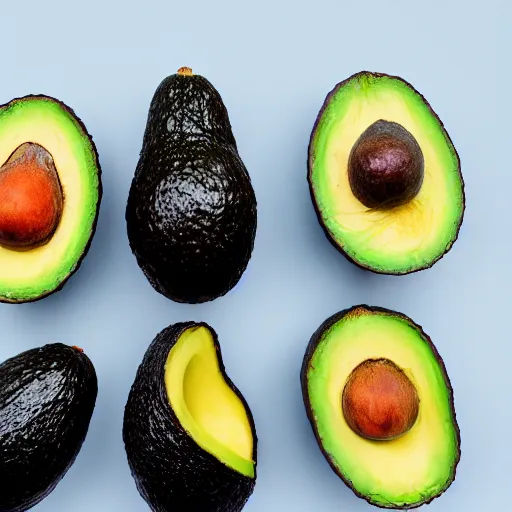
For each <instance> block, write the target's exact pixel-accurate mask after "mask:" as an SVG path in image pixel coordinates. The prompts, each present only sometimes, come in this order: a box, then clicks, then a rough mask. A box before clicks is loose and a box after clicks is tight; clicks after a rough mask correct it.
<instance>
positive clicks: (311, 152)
mask: <svg viewBox="0 0 512 512" xmlns="http://www.w3.org/2000/svg"><path fill="white" fill-rule="evenodd" d="M359 75H373V76H375V77H382V76H387V77H389V78H392V79H394V80H400V81H401V82H403V83H404V84H405V85H406V86H407V87H409V88H410V89H412V90H413V91H414V92H416V93H417V94H418V95H419V96H420V97H421V98H422V100H423V101H424V103H425V105H426V106H427V108H428V109H429V111H430V113H431V114H432V116H433V117H435V118H436V119H437V120H438V121H439V123H440V125H441V126H442V127H443V130H444V135H445V137H446V139H447V140H448V141H449V143H450V144H451V146H452V147H453V151H454V153H455V156H456V157H457V162H458V169H459V179H460V183H461V188H462V213H461V216H460V219H459V222H458V224H457V231H456V232H455V236H454V237H453V239H452V240H451V241H450V243H449V244H448V245H447V247H446V250H445V251H444V253H443V254H441V255H440V256H439V257H438V258H436V259H433V260H432V261H431V262H430V263H429V264H428V265H425V266H422V267H420V268H416V269H413V270H410V271H408V272H406V273H403V272H383V271H379V270H377V269H375V268H373V267H371V266H367V265H364V264H363V263H361V262H359V261H357V260H355V259H354V258H352V257H351V256H350V255H349V254H347V253H346V252H345V251H344V250H343V246H342V245H341V244H340V243H339V241H338V240H336V238H334V237H333V236H332V234H331V233H330V232H329V230H328V229H327V226H326V225H325V224H324V220H323V218H322V213H321V212H320V209H319V207H318V203H317V201H316V197H315V191H314V185H313V180H312V178H311V175H312V172H313V159H314V139H315V133H316V130H317V128H318V125H319V123H320V121H321V119H322V116H323V114H324V112H325V110H326V109H327V107H328V106H329V104H330V101H331V99H332V98H333V97H334V96H335V95H336V93H337V92H338V91H339V89H341V88H343V87H344V86H345V85H346V84H348V83H349V82H351V81H352V80H354V78H356V77H358V76H359ZM391 121H392V119H391ZM307 180H308V186H309V193H310V196H311V202H312V203H313V207H314V209H315V213H316V216H317V220H318V223H319V224H320V226H321V227H322V229H323V231H324V234H325V236H326V238H327V239H328V240H329V242H330V243H331V245H333V247H334V248H335V249H336V250H337V251H338V252H340V253H341V254H342V255H343V256H344V257H345V258H346V259H347V260H348V261H350V262H351V263H353V264H354V265H356V266H357V267H359V268H361V269H363V270H369V271H371V272H373V273H375V274H390V275H405V274H413V273H414V272H419V271H421V270H426V269H428V268H431V267H432V266H433V265H434V264H435V263H437V262H438V261H439V260H440V259H441V258H443V257H444V256H445V255H446V254H447V253H448V252H449V251H450V249H451V248H452V246H453V244H454V243H455V242H456V241H457V238H458V237H459V232H460V228H461V226H462V222H463V220H464V213H465V209H466V193H465V184H464V178H463V176H462V173H461V171H460V157H459V154H458V153H457V150H456V149H455V146H454V145H453V142H452V139H451V138H450V136H449V134H448V132H447V131H446V129H445V128H444V124H443V122H442V121H441V119H439V116H438V115H437V114H436V113H435V112H434V110H433V109H432V107H431V106H430V103H429V102H428V101H427V100H426V98H425V97H424V96H423V95H422V94H421V93H420V92H419V91H417V90H416V89H415V88H414V87H413V86H412V85H411V84H410V83H409V82H407V81H406V80H404V79H403V78H401V77H399V76H394V75H388V74H386V73H375V72H371V71H360V72H358V73H354V74H353V75H351V76H349V77H348V78H346V79H345V80H343V81H341V82H339V83H338V84H336V85H335V86H334V88H333V89H332V90H331V91H330V92H329V93H328V94H327V96H326V97H325V99H324V103H323V104H322V108H321V109H320V111H319V112H318V115H317V117H316V120H315V123H314V125H313V129H312V130H311V136H310V139H309V144H308V174H307Z"/></svg>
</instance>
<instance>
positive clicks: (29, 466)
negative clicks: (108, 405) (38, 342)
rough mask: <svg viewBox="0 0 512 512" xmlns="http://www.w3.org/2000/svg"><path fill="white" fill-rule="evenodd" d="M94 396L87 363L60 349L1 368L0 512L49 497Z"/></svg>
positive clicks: (18, 510)
mask: <svg viewBox="0 0 512 512" xmlns="http://www.w3.org/2000/svg"><path fill="white" fill-rule="evenodd" d="M97 390H98V384H97V378H96V373H95V370H94V367H93V365H92V363H91V361H90V360H89V358H88V357H87V356H86V355H85V354H84V353H82V352H80V351H79V350H77V349H75V348H72V347H69V346H67V345H64V344H61V343H54V344H49V345H45V346H44V347H41V348H36V349H32V350H28V351H26V352H23V353H21V354H19V355H17V356H15V357H13V358H10V359H8V360H7V361H5V362H4V363H2V364H1V365H0V512H23V511H25V510H28V509H29V508H31V507H33V506H34V505H36V504H38V503H39V502H40V501H41V500H43V499H44V498H45V497H46V496H48V494H50V493H51V492H52V491H53V489H54V488H55V486H56V485H57V484H58V483H59V481H60V480H61V479H62V477H63V476H64V475H65V473H66V472H67V471H68V469H69V468H70V467H71V465H72V464H73V462H74V461H75V459H76V456H77V455H78V452H79V451H80V448H81V446H82V443H83V441H84V439H85V437H86V434H87V430H88V428H89V422H90V420H91V416H92V413H93V410H94V406H95V402H96V395H97Z"/></svg>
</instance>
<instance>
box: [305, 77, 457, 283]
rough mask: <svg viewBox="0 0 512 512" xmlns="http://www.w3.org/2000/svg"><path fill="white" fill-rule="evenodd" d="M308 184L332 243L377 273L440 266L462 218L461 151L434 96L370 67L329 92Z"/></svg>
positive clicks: (315, 130)
mask: <svg viewBox="0 0 512 512" xmlns="http://www.w3.org/2000/svg"><path fill="white" fill-rule="evenodd" d="M308 182H309V186H310V192H311V196H312V200H313V203H314V205H315V209H316V212H317V215H318V219H319V222H320V224H321V225H322V227H323V228H324V230H325V232H326V234H327V237H328V238H329V240H330V241H331V242H332V243H333V245H334V246H335V247H336V248H337V249H339V250H340V251H341V252H342V253H343V254H344V255H345V256H346V257H347V258H348V259H350V260H351V261H353V262H354V263H356V264H357V265H359V266H361V267H363V268H365V269H368V270H372V271H374V272H377V273H382V274H407V273H410V272H415V271H418V270H422V269H425V268H428V267H431V266H432V265H433V264H434V263H435V262H436V261H438V260H439V259H440V258H441V257H442V256H443V255H444V254H445V253H446V252H448V250H449V249H450V248H451V246H452V245H453V243H454V242H455V240H456V239H457V236H458V232H459V229H460V226H461V224H462V219H463V214H464V204H465V199H464V183H463V179H462V175H461V172H460V161H459V157H458V155H457V152H456V151H455V148H454V146H453V144H452V142H451V140H450V137H449V136H448V133H447V132H446V130H445V129H444V127H443V124H442V123H441V121H440V120H439V118H438V117H437V115H436V114H435V113H434V111H433V110H432V109H431V107H430V105H429V104H428V103H427V101H426V100H425V98H424V97H423V96H421V95H420V94H419V93H418V92H417V91H416V90H415V89H414V88H413V87H412V85H410V84H409V83H407V82H406V81H404V80H403V79H401V78H398V77H394V76H389V75H385V74H381V73H370V72H366V71H364V72H361V73H357V74H355V75H353V76H351V77H350V78H348V79H347V80H345V81H343V82H341V83H339V84H338V85H336V87H335V88H334V89H333V90H332V91H331V92H330V93H329V94H328V95H327V97H326V99H325V101H324V104H323V106H322V109H321V110H320V113H319V115H318V117H317V120H316V122H315V126H314V128H313V132H312V134H311V139H310V143H309V155H308Z"/></svg>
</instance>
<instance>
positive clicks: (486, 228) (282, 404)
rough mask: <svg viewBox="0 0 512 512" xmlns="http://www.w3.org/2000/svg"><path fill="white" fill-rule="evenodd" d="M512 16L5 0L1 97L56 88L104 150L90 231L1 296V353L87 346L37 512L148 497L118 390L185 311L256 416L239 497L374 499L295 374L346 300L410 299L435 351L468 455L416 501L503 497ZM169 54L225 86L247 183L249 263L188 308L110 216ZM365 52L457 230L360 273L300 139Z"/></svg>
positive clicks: (475, 505)
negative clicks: (332, 226)
mask: <svg viewBox="0 0 512 512" xmlns="http://www.w3.org/2000/svg"><path fill="white" fill-rule="evenodd" d="M510 15H511V13H510V11H508V12H507V11H506V8H505V0H503V4H502V5H501V6H499V5H498V2H497V0H489V1H487V2H482V3H476V2H473V1H471V0H466V1H461V0H460V1H452V2H447V1H446V0H436V1H433V0H429V1H425V2H423V3H421V4H419V3H418V2H413V1H411V0H399V1H389V0H388V1H386V0H366V1H364V2H363V1H361V2H358V1H355V0H354V1H353V2H351V3H348V2H341V1H339V0H338V1H327V0H315V1H311V2H307V3H306V2H302V3H300V2H297V1H281V2H279V1H276V0H274V1H270V0H260V1H258V2H251V3H249V2H242V1H238V2H237V1H231V2H228V1H216V2H213V1H206V0H196V1H194V2H187V1H185V0H184V1H182V2H176V1H175V2H170V1H164V0H161V1H155V0H143V1H141V2H131V3H130V2H121V1H116V2H109V1H98V0H89V1H87V2H70V1H51V0H49V1H46V2H40V1H35V0H25V1H24V2H21V3H20V2H9V3H7V2H3V3H2V7H1V11H0V20H1V28H0V48H1V68H2V70H1V80H0V103H4V102H7V101H9V100H10V99H11V98H13V97H16V96H20V95H24V94H29V93H44V94H49V95H52V96H55V97H57V98H59V99H61V100H62V101H64V102H66V103H67V104H69V105H70V106H71V107H72V108H74V109H75V111H76V113H77V114H78V115H79V116H80V117H81V118H82V120H83V121H84V123H85V124H86V126H87V128H88V130H89V131H90V133H92V134H93V136H94V140H95V142H96V144H97V147H98V151H99V154H100V160H101V164H102V168H103V185H104V198H103V202H102V206H101V213H100V219H99V225H98V230H97V234H96V237H95V239H94V241H93V244H92V248H91V250H90V252H89V254H88V256H87V258H86V259H85V261H84V263H83V265H82V267H81V269H80V270H79V272H78V273H77V274H76V275H75V276H74V277H73V278H72V279H71V280H70V281H69V282H68V283H67V285H66V286H65V288H64V289H63V290H62V291H61V292H59V293H57V294H55V295H53V296H51V297H49V298H47V299H45V300H43V301H40V302H37V303H34V304H26V305H17V306H16V305H1V306H0V325H1V326H2V329H1V331H2V342H1V343H0V359H1V360H3V359H5V358H7V357H10V356H13V355H15V354H17V353H19V352H21V351H23V350H26V349H29V348H31V347H36V346H39V345H42V344H44V343H47V342H50V341H62V342H65V343H69V344H72V345H79V346H82V347H83V348H84V349H85V350H86V352H87V354H88V355H89V356H90V357H91V359H92V360H93V362H94V363H95V366H96V369H97V373H98V377H99V384H100V391H99V395H98V402H97V407H96V410H95V414H94V416H93V420H92V423H91V427H90V431H89V435H88V437H87V440H86V442H85V444H84V446H83V449H82V451H81V453H80V455H79V457H78V459H77V461H76V463H75V465H74V466H73V467H72V469H71V470H70V471H69V472H68V474H67V475H66V477H65V478H64V480H63V481H62V482H61V483H60V484H59V485H58V487H57V489H56V490H55V491H54V492H53V493H52V494H51V495H50V496H49V497H48V498H47V499H46V500H44V501H43V502H42V503H41V504H40V505H39V506H38V507H37V509H36V510H38V511H40V512H60V511H63V512H69V511H72V512H75V511H76V512H90V511H95V512H116V511H122V512H139V511H140V512H142V511H145V510H148V509H147V506H146V504H145V503H144V501H143V500H142V499H141V498H140V497H139V494H138V493H137V491H136V488H135V485H134V482H133V480H132V477H131V475H130V473H129V469H128V465H127V462H126V458H125V452H124V447H123V444H122V439H121V426H122V417H123V410H124V405H125V402H126V398H127V395H128V391H129V389H130V386H131V384H132V381H133V378H134V375H135V371H136V368H137V366H138V364H139V363H140V361H141V359H142V357H143V354H144V352H145V350H146V348H147V346H148V344H149V343H150V342H151V340H152V339H153V337H154V336H155V335H156V334H157V333H158V332H159V331H160V330H161V329H162V328H164V327H166V326H167V325H168V324H170V323H173V322H176V321H181V320H189V319H193V320H204V321H207V322H209V323H210V324H211V325H212V326H213V327H214V328H215V329H216V330H217V332H218V334H219V338H220V343H221V347H222V349H223V353H224V359H225V364H226V367H227V371H228V374H229V375H230V377H231V378H232V379H233V381H234V382H235V383H236V384H237V386H238V387H239V388H240V389H241V391H242V392H243V394H244V395H245V397H246V399H247V401H248V403H249V404H250V407H251V409H252V412H253V414H254V418H255V421H256V426H257V433H258V437H259V453H258V456H259V464H258V480H257V485H256V489H255V492H254V494H253V496H252V498H251V499H250V501H249V503H248V505H247V507H246V509H245V510H247V512H284V511H286V512H288V511H293V512H317V511H320V512H335V511H336V512H337V511H351V512H352V511H353V512H359V511H369V510H376V509H374V508H373V507H370V505H367V504H366V502H364V501H363V500H360V499H358V498H356V497H355V495H354V494H352V492H351V491H350V490H349V489H348V488H347V487H345V485H344V484H343V483H342V482H341V481H340V480H339V479H338V478H337V477H336V475H335V474H334V473H333V472H332V471H331V470H330V468H329V466H328V464H327V462H326V461H325V460H324V458H323V456H322V455H321V453H320V451H319V449H318V447H317V445H316V442H315V440H314V437H313V434H312V431H311V428H310V426H309V424H308V422H307V420H306V416H305V413H304V408H303V404H302V397H301V393H300V387H299V368H300V365H301V362H302V357H303V354H304V349H305V347H306V344H307V342H308V340H309V338H310V336H311V334H312V333H313V331H314V330H315V329H316V328H317V327H318V326H319V324H320V323H321V322H322V321H323V320H324V319H325V318H327V317H328V316H329V315H331V314H332V313H334V312H336V311H338V310H340V309H343V308H346V307H349V306H352V305H354V304H358V303H368V304H371V305H378V306H383V307H388V308H393V309H397V310H399V311H402V312H404V313H406V314H407V315H410V316H411V317H412V318H413V319H414V320H415V321H416V322H418V323H420V324H422V325H423V326H424V328H425V330H426V331H427V332H428V333H429V334H430V335H431V337H432V339H433V341H434V343H435V344H436V345H437V348H438V349H439V351H440V353H441V355H442V356H443V358H444V360H445V363H446V366H447V369H448V372H449V375H450V378H451V381H452V384H453V387H454V390H455V399H456V410H457V416H458V420H459V424H460V428H461V432H462V451H463V453H462V459H461V462H460V465H459V467H458V472H457V479H456V481H455V483H454V484H453V485H452V487H451V488H450V489H449V490H448V492H447V493H446V494H445V495H443V496H442V497H441V498H439V499H437V500H435V501H434V502H433V503H432V505H430V506H429V508H428V510H429V511H431V512H434V511H464V512H470V511H488V510H492V509H495V510H496V509H497V507H498V508H499V509H500V510H505V509H507V508H508V505H507V500H509V499H510V461H511V458H512V448H511V446H510V433H511V430H510V429H511V422H512V413H511V411H512V407H511V402H510V401H511V393H510V390H511V387H512V377H511V375H512V372H511V370H510V360H511V357H512V349H511V348H510V347H511V343H512V341H511V337H510V328H509V326H510V315H511V314H510V284H511V281H512V279H511V277H512V275H511V270H510V268H511V267H510V265H511V263H510V249H511V247H512V246H511V242H510V237H511V221H510V217H511V213H510V196H511V194H510V187H511V186H512V170H511V159H510V136H511V134H510V122H509V119H508V118H509V116H510V94H509V91H508V84H510V81H511V75H510V72H509V71H508V69H507V68H508V67H509V66H510V56H509V51H510V48H511V46H510V41H509V40H507V41H506V40H505V35H506V34H505V30H507V31H509V28H510V19H511V16H510ZM500 49H501V50H500ZM500 52H502V55H501V57H500V55H499V54H500ZM498 62H500V66H503V68H504V69H503V70H502V71H499V70H498ZM184 65H187V66H191V67H193V69H194V71H195V72H197V73H199V74H202V75H204V76H206V77H207V78H208V79H209V80H210V81H211V82H212V83H213V84H214V85H215V87H216V88H217V89H218V90H219V91H220V93H221V95H222V97H223V99H224V101H225V103H226V106H227V108H228V111H229V114H230V118H231V122H232V125H233V130H234V134H235V136H236V139H237V142H238V145H239V150H240V154H241V156H242V158H243V160H244V162H245V163H246V166H247V168H248V170H249V172H250V174H251V177H252V180H253V183H254V188H255V191H256V195H257V198H258V232H257V238H256V245H255V250H254V253H253V257H252V260H251V262H250V265H249V267H248V270H247V272H246V273H245V275H244V277H243V279H242V281H241V282H240V284H239V285H238V286H237V287H236V288H235V289H234V290H233V291H231V292H230V293H229V294H228V295H227V296H225V297H223V298H220V299H218V300H216V301H214V302H212V303H208V304H203V305H179V304H175V303H173V302H171V301H169V300H167V299H166V298H164V297H163V296H161V295H159V294H158V293H156V292H155V291H154V290H153V289H152V288H151V287H150V285H149V284H148V282H147V281H146V279H145V278H144V276H143V274H142V272H141V271H140V270H139V267H138V266H137V264H136V262H135V258H134V257H133V256H132V254H131V252H130V249H129V246H128V241H127V237H126V228H125V221H124V213H125V205H126V198H127V194H128V189H129V186H130V183H131V179H132V176H133V172H134V169H135V165H136V163H137V159H138V154H139V150H140V146H141V140H142V135H143V131H144V128H145V123H146V115H147V109H148V106H149V102H150V100H151V97H152V95H153V92H154V90H155V88H156V86H157V85H158V84H159V82H160V81H161V80H162V79H163V78H164V77H165V76H167V75H169V74H172V73H174V72H175V71H176V70H177V69H178V68H179V67H180V66H184ZM363 69H367V70H371V71H381V72H386V73H390V74H397V75H400V76H403V77H404V78H405V79H406V80H408V81H410V82H411V83H412V84H413V85H414V86H415V87H416V88H417V89H418V90H419V91H420V92H421V93H422V94H424V95H425V96H426V98H427V99H428V100H429V102H430V103H431V105H432V107H433V108H434V110H435V111H436V112H437V114H438V115H439V116H440V118H441V119H442V120H443V122H444V123H445V126H446V128H447V130H448V132H449V134H450V136H451V137H452V139H453V141H454V144H455V146H456V148H457V150H458V152H459V154H460V158H461V160H462V170H463V174H464V178H465V181H466V192H467V205H468V207H467V211H466V216H465V221H464V224H463V227H462V230H461V233H460V238H459V240H458V242H457V243H456V244H455V245H454V247H453V249H452V251H451V252H450V253H449V254H448V255H447V256H446V257H445V258H444V259H443V260H441V261H440V262H439V263H437V264H436V265H435V266H434V267H433V268H432V269H430V270H426V271H423V272H420V273H416V274H413V275H410V276H405V277H390V276H380V275H374V274H371V273H369V272H365V271H362V270H359V269H358V268H356V267H355V266H353V265H352V264H350V263H349V262H348V261H346V260H345V259H344V258H343V257H342V256H341V255H340V254H338V253H337V251H336V250H335V249H334V248H333V247H332V246H331V245H330V244H329V242H328V241H327V240H326V238H325V237H324V235H323V232H322V230H321V228H320V226H319V224H318V223H317V220H316V216H315V214H314V211H313V208H312V204H311V201H310V198H309V192H308V188H307V183H306V153H307V144H308V140H309V135H310V131H311V128H312V126H313V122H314V120H315V117H316V115H317V112H318V110H319V108H320V107H321V105H322V102H323V100H324V97H325V95H326V94H327V92H328V91H330V90H331V88H332V87H333V86H334V85H335V84H336V83H337V82H339V81H341V80H343V79H344V78H346V77H348V76H349V75H351V74H352V73H355V72H357V71H360V70H363ZM507 83H508V84H507ZM500 153H501V154H500ZM507 154H508V155H509V156H508V157H507V156H506V155H507ZM0 485H1V483H0ZM244 512H245V511H244Z"/></svg>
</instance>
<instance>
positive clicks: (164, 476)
mask: <svg viewBox="0 0 512 512" xmlns="http://www.w3.org/2000/svg"><path fill="white" fill-rule="evenodd" d="M191 326H197V327H199V326H204V327H206V328H208V329H209V330H210V332H211V333H212V335H213V338H214V342H215V347H216V350H217V355H218V360H219V367H220V369H221V372H222V375H223V377H224V380H225V381H226V383H227V384H228V385H229V386H230V387H231V389H232V390H233V391H234V392H235V394H236V395H237V396H238V398H239V399H240V401H241V402H242V404H243V405H244V407H245V410H246V412H247V417H248V418H249V422H250V424H251V429H252V433H253V439H254V449H253V452H254V461H255V462H256V451H257V438H256V431H255V427H254V422H253V418H252V415H251V412H250V409H249V406H248V405H247V403H246V401H245V400H244V398H243V396H242V395H241V393H240V391H238V389H237V388H236V387H235V385H234V384H233V383H232V382H231V380H230V379H229V377H228V376H227V375H226V374H225V370H224V365H223V363H222V356H221V352H220V347H219V344H218V340H217V335H216V333H215V331H214V330H213V329H212V328H211V327H209V326H208V325H207V324H204V323H195V322H183V323H178V324H174V325H171V326H169V327H168V328H166V329H164V330H163V331H162V332H160V333H159V334H158V335H157V337H156V338H155V339H154V341H153V342H152V344H151V345H150V347H149V348H148V350H147V352H146V354H145V356H144V359H143V361H142V363H141V365H140V366H139V369H138V371H137V375H136V377H135V381H134V383H133V386H132V388H131V391H130V395H129V397H128V402H127V404H126V408H125V414H124V425H123V439H124V443H125V448H126V454H127V457H128V463H129V466H130V469H131V472H132V475H133V477H134V479H135V482H136V485H137V489H138V490H139V492H140V494H141V496H142V497H143V498H144V499H145V500H146V502H147V503H148V505H149V506H150V508H151V510H152V511H153V512H169V511H172V512H189V511H197V512H239V511H240V510H242V508H243V507H244V505H245V503H246V502H247V500H248V499H249V496H250V495H251V494H252V492H253V490H254V486H255V483H256V474H255V477H254V478H249V477H246V476H244V475H242V474H240V473H238V472H237V471H235V470H233V469H231V468H229V467H227V466H225V465H224V464H222V463H221V462H220V461H219V460H218V459H216V458H215V457H214V456H213V455H211V454H210V453H208V452H206V451H204V450H203V449H202V448H200V447H199V445H197V444H196V442H195V441H194V440H193V439H192V438H191V437H190V435H189V434H188V433H187V431H186V430H185V429H184V428H183V427H182V426H181V424H180V422H179V420H178V418H177V417H176V415H175V414H174V412H173V410H172V408H171V406H170V403H169V400H168V397H167V391H166V388H165V382H164V371H165V369H164V366H165V362H166V360H167V356H168V355H169V351H170V350H171V348H172V347H173V346H174V344H175V343H176V341H177V340H178V338H179V337H180V335H181V334H182V333H183V332H184V331H185V330H186V329H188V328H189V327H191Z"/></svg>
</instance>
